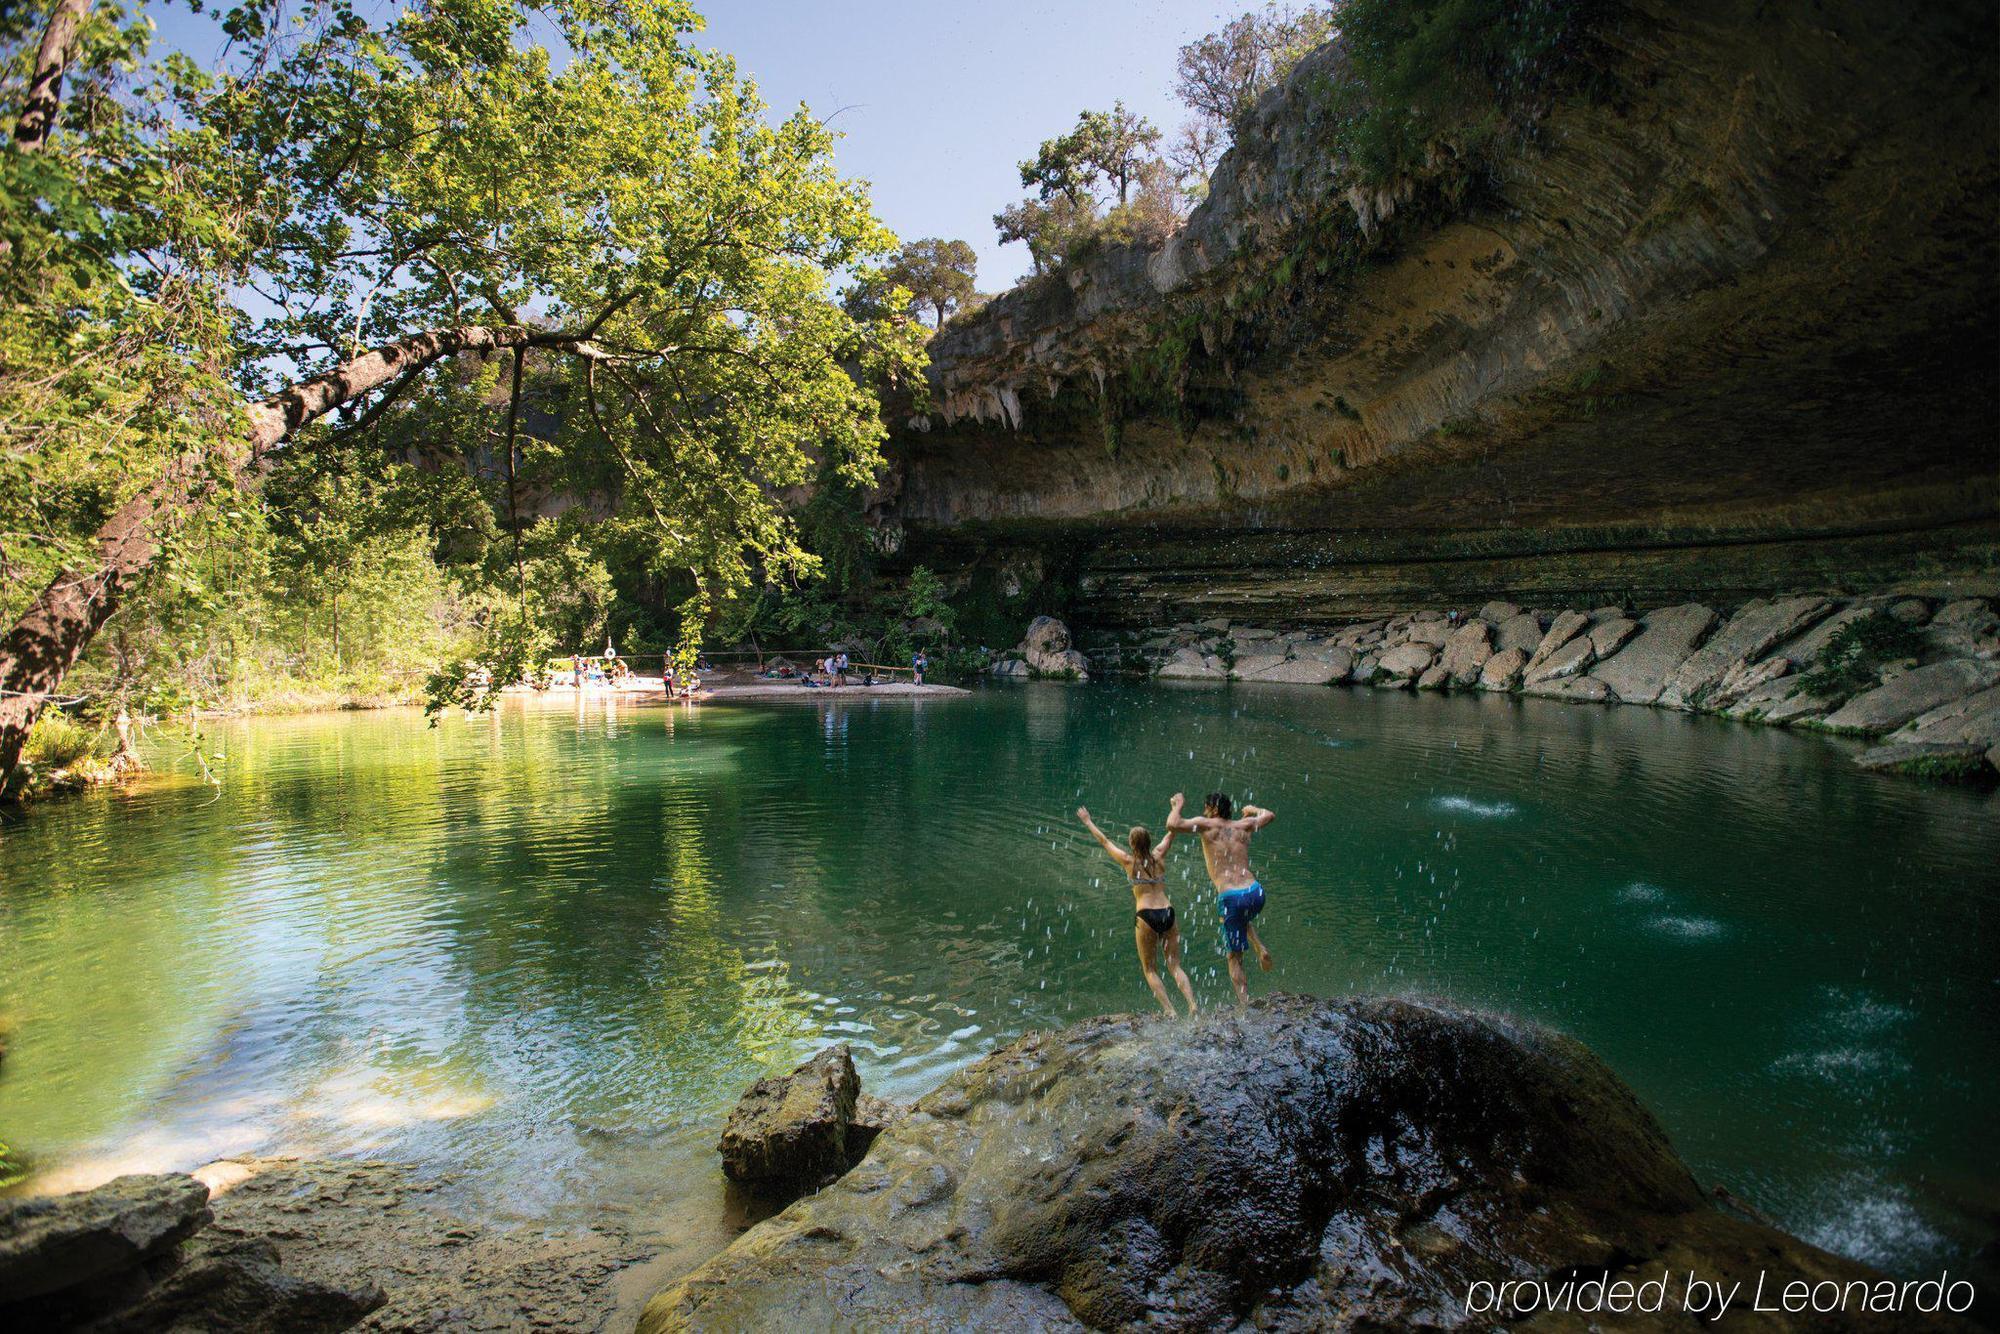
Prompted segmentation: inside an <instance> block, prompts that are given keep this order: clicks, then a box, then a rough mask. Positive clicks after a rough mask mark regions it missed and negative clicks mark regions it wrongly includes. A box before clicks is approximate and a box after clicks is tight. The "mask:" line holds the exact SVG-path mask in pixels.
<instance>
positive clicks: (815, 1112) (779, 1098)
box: [716, 1043, 866, 1196]
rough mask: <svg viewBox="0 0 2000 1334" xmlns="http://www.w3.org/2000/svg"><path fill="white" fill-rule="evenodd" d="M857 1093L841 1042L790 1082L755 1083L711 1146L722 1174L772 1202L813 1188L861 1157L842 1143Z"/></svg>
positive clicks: (775, 1078) (857, 1079) (786, 1078)
mask: <svg viewBox="0 0 2000 1334" xmlns="http://www.w3.org/2000/svg"><path fill="white" fill-rule="evenodd" d="M860 1094H861V1076H860V1075H858V1074H856V1073H855V1070H854V1057H853V1054H852V1053H851V1052H849V1051H848V1049H847V1046H846V1044H845V1043H842V1044H838V1045H836V1046H832V1047H828V1048H827V1049H826V1050H825V1051H822V1052H820V1053H819V1055H817V1056H815V1057H813V1058H812V1059H811V1060H809V1061H807V1062H806V1063H805V1064H803V1065H801V1066H800V1067H799V1068H798V1069H796V1070H794V1071H792V1073H790V1074H789V1075H772V1076H770V1077H768V1078H765V1079H760V1080H758V1081H757V1082H756V1083H755V1084H753V1085H751V1086H750V1091H749V1092H747V1093H745V1094H744V1095H743V1097H742V1099H741V1100H740V1101H739V1102H738V1103H737V1104H736V1110H734V1111H732V1112H731V1113H730V1114H729V1124H728V1125H727V1126H725V1127H724V1128H723V1131H722V1142H721V1143H720V1144H718V1145H717V1146H716V1148H717V1150H718V1151H719V1152H720V1153H721V1154H722V1170H723V1172H724V1174H725V1175H727V1176H728V1177H729V1179H730V1180H732V1181H741V1182H744V1183H746V1184H749V1185H755V1186H759V1187H762V1188H764V1189H765V1190H767V1191H769V1192H770V1193H772V1194H776V1195H793V1196H795V1195H798V1194H801V1193H803V1192H805V1191H809V1190H817V1189H819V1188H820V1187H821V1186H823V1185H825V1184H826V1183H827V1182H829V1181H831V1180H833V1179H834V1178H835V1177H837V1176H839V1175H840V1174H841V1173H842V1172H845V1171H846V1170H847V1169H848V1168H849V1167H850V1166H852V1165H853V1163H854V1160H855V1159H856V1158H858V1157H859V1156H860V1154H859V1153H856V1152H855V1150H854V1147H853V1146H852V1145H851V1144H850V1143H849V1142H848V1127H849V1125H850V1124H851V1123H852V1122H853V1121H854V1115H855V1103H856V1101H857V1099H858V1098H859V1097H860ZM862 1152H866V1146H865V1145H864V1146H863V1148H862Z"/></svg>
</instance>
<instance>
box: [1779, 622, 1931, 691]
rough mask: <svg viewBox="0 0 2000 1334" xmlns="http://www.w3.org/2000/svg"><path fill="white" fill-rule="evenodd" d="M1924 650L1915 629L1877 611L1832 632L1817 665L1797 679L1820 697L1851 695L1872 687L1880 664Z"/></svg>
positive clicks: (1914, 654) (1911, 655)
mask: <svg viewBox="0 0 2000 1334" xmlns="http://www.w3.org/2000/svg"><path fill="white" fill-rule="evenodd" d="M1923 649H1924V637H1923V635H1922V634H1920V633H1919V632H1918V631H1917V629H1916V627H1914V626H1910V625H1905V624H1904V623H1903V622H1902V621H1899V620H1897V619H1896V618H1895V617H1893V616H1890V615H1888V614H1886V613H1883V612H1877V613H1876V614H1875V615H1873V616H1864V617H1862V618H1861V619H1859V620H1855V621H1849V622H1848V623H1847V624H1846V625H1843V626H1841V627H1840V629H1838V630H1836V631H1834V632H1833V634H1832V636H1831V637H1830V638H1828V640H1827V641H1826V649H1825V651H1824V652H1822V653H1821V654H1820V660H1819V666H1818V667H1816V668H1814V669H1813V670H1812V671H1810V672H1808V673H1806V674H1805V675H1804V676H1802V677H1800V678H1799V684H1800V685H1801V686H1802V687H1804V688H1805V689H1806V690H1807V691H1810V692H1811V693H1812V694H1814V695H1818V696H1820V697H1822V698H1830V697H1833V696H1844V695H1851V694H1853V693H1854V692H1856V691H1858V690H1865V689H1867V688H1868V687H1869V686H1872V685H1874V684H1875V681H1876V677H1877V675H1878V674H1879V673H1880V671H1881V669H1882V666H1883V664H1885V663H1891V662H1898V661H1901V660H1902V659H1905V658H1914V657H1917V656H1919V655H1920V654H1922V652H1923Z"/></svg>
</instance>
